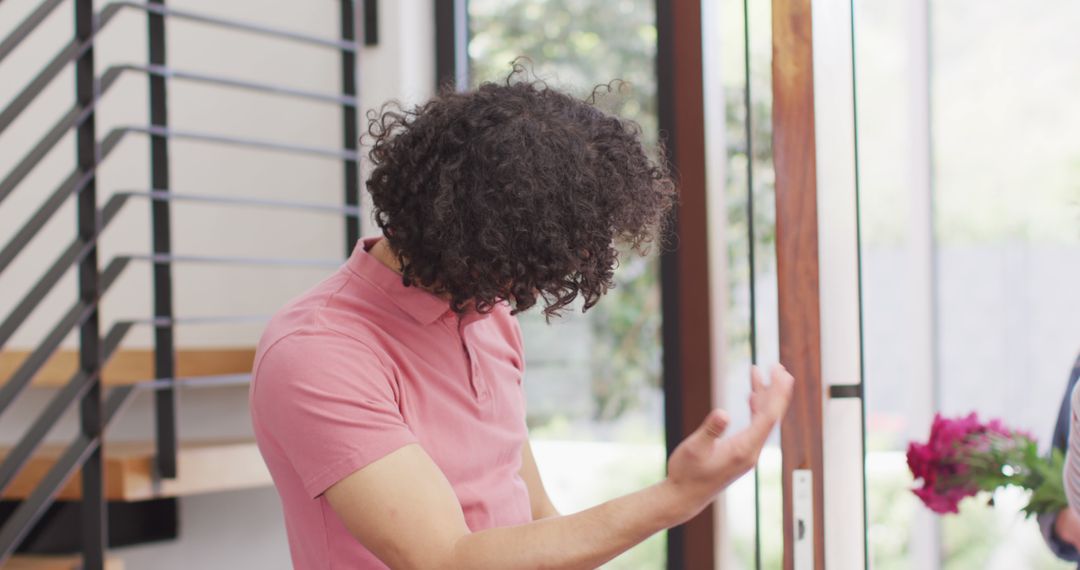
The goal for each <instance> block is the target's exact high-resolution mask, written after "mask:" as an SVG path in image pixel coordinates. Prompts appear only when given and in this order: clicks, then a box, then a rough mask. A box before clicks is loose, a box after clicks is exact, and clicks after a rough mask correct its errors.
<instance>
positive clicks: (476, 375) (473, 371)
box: [458, 318, 488, 402]
mask: <svg viewBox="0 0 1080 570" xmlns="http://www.w3.org/2000/svg"><path fill="white" fill-rule="evenodd" d="M466 324H467V323H466V321H465V319H464V318H459V321H458V337H459V338H460V340H461V348H462V350H464V351H465V360H466V361H467V362H468V364H469V385H470V387H471V388H472V391H473V396H474V397H475V398H476V399H477V401H480V402H482V401H484V400H486V399H487V397H488V391H487V387H486V386H485V384H484V379H483V375H482V374H481V373H480V365H479V364H477V363H476V353H474V352H473V350H472V349H471V348H469V341H468V340H466V335H465V327H466Z"/></svg>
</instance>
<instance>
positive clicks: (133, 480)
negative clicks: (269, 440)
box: [0, 439, 272, 501]
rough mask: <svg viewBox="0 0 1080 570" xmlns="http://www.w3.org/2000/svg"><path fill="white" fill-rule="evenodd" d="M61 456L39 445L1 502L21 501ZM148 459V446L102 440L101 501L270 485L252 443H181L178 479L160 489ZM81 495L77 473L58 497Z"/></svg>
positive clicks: (150, 446)
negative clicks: (102, 485)
mask: <svg viewBox="0 0 1080 570" xmlns="http://www.w3.org/2000/svg"><path fill="white" fill-rule="evenodd" d="M7 451H8V450H7V449H3V450H0V456H3V455H6V454H7ZM62 452H63V447H62V446H53V445H45V446H42V448H41V449H40V450H39V451H38V453H37V454H36V455H35V456H34V457H33V458H32V459H31V460H30V461H29V462H28V463H27V465H26V466H25V467H24V468H23V470H22V471H21V472H20V473H19V475H18V477H16V478H15V481H13V482H12V484H11V486H10V487H9V488H8V489H7V491H5V492H4V494H3V498H5V499H23V498H26V497H27V496H28V495H29V493H30V492H31V491H32V490H33V489H34V487H35V486H36V485H37V483H38V481H40V480H41V479H42V478H43V477H44V476H45V473H47V472H48V470H49V468H51V467H52V466H53V464H54V462H55V461H56V458H57V457H59V456H60V454H61V453H62ZM153 461H154V443H153V442H149V441H148V442H120V441H106V442H105V497H106V499H108V500H110V501H141V500H146V499H157V498H163V497H180V496H185V495H198V494H203V493H213V492H217V491H232V490H239V489H251V488H256V487H264V486H268V485H271V484H272V481H271V479H270V473H269V472H268V471H267V469H266V464H265V463H263V460H262V456H260V455H259V450H258V448H257V447H256V445H255V442H254V440H251V439H232V440H225V439H220V440H207V441H188V442H181V444H180V449H179V452H178V453H177V477H176V478H175V479H163V480H161V482H160V484H159V485H155V482H154V478H153V476H152V474H153ZM80 496H81V482H80V476H79V474H78V473H76V474H75V476H74V477H72V478H71V480H70V481H68V484H67V486H66V487H64V488H63V489H62V490H61V492H60V494H59V495H58V496H57V498H58V499H60V500H78V499H79V498H80Z"/></svg>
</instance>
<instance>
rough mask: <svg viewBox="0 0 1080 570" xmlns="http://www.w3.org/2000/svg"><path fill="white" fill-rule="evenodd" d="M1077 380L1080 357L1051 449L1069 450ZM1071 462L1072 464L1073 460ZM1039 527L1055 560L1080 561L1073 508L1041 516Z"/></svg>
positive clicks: (1079, 521) (1078, 518)
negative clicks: (1073, 398) (1072, 402)
mask: <svg viewBox="0 0 1080 570" xmlns="http://www.w3.org/2000/svg"><path fill="white" fill-rule="evenodd" d="M1077 381H1080V357H1077V359H1076V364H1075V365H1074V366H1073V370H1072V374H1070V375H1069V383H1068V384H1067V385H1066V388H1065V397H1063V398H1062V399H1061V408H1060V409H1059V411H1058V418H1057V425H1056V426H1055V427H1054V438H1053V440H1052V442H1053V446H1054V448H1056V449H1060V450H1061V451H1063V452H1064V451H1066V450H1068V449H1069V432H1070V430H1071V422H1072V406H1071V400H1072V394H1073V389H1074V388H1075V387H1076V383H1077ZM1070 453H1072V452H1070ZM1070 459H1071V460H1073V461H1075V457H1071V458H1070ZM1066 476H1068V475H1067V474H1066ZM1066 488H1068V487H1066ZM1039 526H1040V527H1042V532H1043V538H1045V539H1046V544H1047V545H1048V546H1049V547H1050V550H1051V551H1053V553H1054V554H1055V555H1057V557H1058V558H1061V559H1062V560H1068V561H1070V562H1080V515H1078V514H1077V512H1076V510H1075V509H1071V508H1070V509H1065V510H1063V511H1061V512H1060V513H1048V514H1044V515H1040V516H1039Z"/></svg>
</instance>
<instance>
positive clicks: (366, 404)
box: [251, 334, 417, 498]
mask: <svg viewBox="0 0 1080 570" xmlns="http://www.w3.org/2000/svg"><path fill="white" fill-rule="evenodd" d="M398 396H399V394H398V390H397V384H396V383H395V382H394V374H393V371H392V370H390V369H389V366H388V365H387V364H386V363H384V362H383V360H382V359H380V358H379V357H378V356H377V355H376V354H375V353H374V352H373V351H372V350H370V349H369V348H367V347H366V346H365V345H364V344H362V343H360V342H358V341H355V340H353V339H350V338H348V337H345V336H343V335H338V334H325V335H302V334H299V335H290V336H288V337H285V338H284V339H281V340H279V341H278V342H276V343H275V344H274V345H272V346H271V347H269V348H268V349H267V351H266V353H265V354H263V355H262V356H261V358H260V359H259V361H258V363H257V365H256V369H255V375H254V378H253V386H252V396H251V406H252V409H251V413H252V418H253V422H254V424H255V430H256V435H257V436H262V437H268V438H270V440H272V441H273V442H274V444H275V446H276V447H278V448H280V450H281V452H282V453H283V454H284V455H285V458H286V459H287V460H288V462H289V463H291V464H292V466H293V468H294V469H295V470H296V472H297V474H298V475H299V477H300V479H301V482H302V483H303V485H304V490H305V491H306V492H307V493H308V495H310V496H311V497H312V498H315V497H318V496H319V495H321V494H322V493H323V492H324V491H326V489H328V488H330V487H331V486H332V485H334V483H337V482H338V481H340V480H341V479H343V478H345V477H346V476H348V475H349V474H351V473H353V472H355V471H358V470H360V469H362V468H364V467H366V466H367V465H369V464H371V463H373V462H375V461H377V460H379V459H381V458H382V457H384V456H386V455H387V454H389V453H391V452H393V451H395V450H397V449H399V448H401V447H403V446H405V445H408V444H410V443H415V442H416V441H417V440H416V436H415V435H414V434H413V433H412V430H411V429H409V426H408V425H407V424H406V423H405V420H404V419H403V418H402V415H401V411H400V407H399V403H398V402H399V398H398Z"/></svg>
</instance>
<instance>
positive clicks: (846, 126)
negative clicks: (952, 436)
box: [812, 0, 866, 569]
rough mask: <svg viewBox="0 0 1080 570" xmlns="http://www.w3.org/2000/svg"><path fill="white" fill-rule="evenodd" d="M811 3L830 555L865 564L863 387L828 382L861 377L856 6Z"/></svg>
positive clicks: (834, 0) (838, 1)
mask: <svg viewBox="0 0 1080 570" xmlns="http://www.w3.org/2000/svg"><path fill="white" fill-rule="evenodd" d="M812 7H813V13H812V17H813V34H814V43H813V45H814V123H815V125H816V127H815V128H816V146H817V189H818V240H819V243H818V252H819V253H818V255H819V269H820V276H819V280H820V291H821V293H820V295H821V297H820V299H821V301H820V302H821V373H822V383H823V385H824V386H826V387H827V388H826V389H825V390H824V394H825V402H824V404H823V409H824V417H823V422H824V426H823V430H824V446H825V449H824V457H825V473H824V478H825V480H824V486H825V505H824V509H825V529H824V530H825V561H826V567H828V568H842V569H849V568H862V567H863V566H864V564H865V560H866V558H865V555H866V552H865V550H866V549H865V546H866V541H865V540H866V539H865V537H866V528H865V522H864V512H865V510H864V497H865V494H864V490H863V486H864V478H863V465H864V458H863V421H862V402H861V401H860V399H859V397H858V395H859V393H861V392H856V393H854V394H852V396H854V397H849V398H830V397H829V393H830V389H829V388H828V387H831V386H834V385H844V386H861V382H862V363H861V358H862V355H861V342H860V339H861V334H862V331H861V323H860V317H859V311H860V307H859V243H858V231H857V221H858V210H857V207H856V204H857V202H856V149H855V99H854V69H853V59H852V12H851V2H850V0H815V1H814V3H813V5H812Z"/></svg>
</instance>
